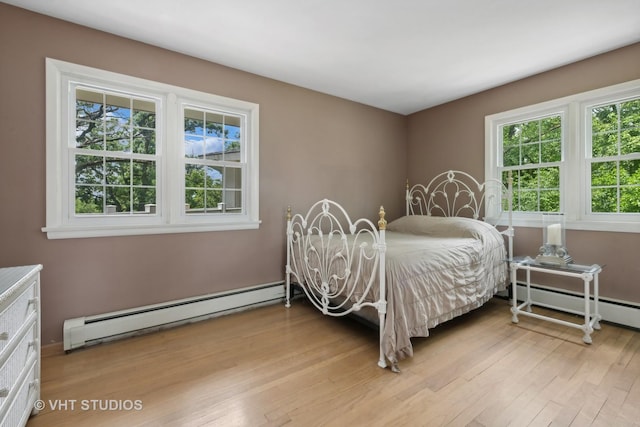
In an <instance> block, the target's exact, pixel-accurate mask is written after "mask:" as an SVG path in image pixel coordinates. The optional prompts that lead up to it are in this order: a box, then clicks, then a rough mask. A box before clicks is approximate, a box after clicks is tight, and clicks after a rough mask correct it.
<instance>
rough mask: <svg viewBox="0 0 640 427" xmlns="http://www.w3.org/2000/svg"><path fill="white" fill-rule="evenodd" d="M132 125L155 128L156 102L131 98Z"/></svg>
mask: <svg viewBox="0 0 640 427" xmlns="http://www.w3.org/2000/svg"><path fill="white" fill-rule="evenodd" d="M132 124H133V126H136V127H142V128H149V129H155V128H156V104H155V103H154V102H151V101H143V100H141V99H134V100H133V119H132Z"/></svg>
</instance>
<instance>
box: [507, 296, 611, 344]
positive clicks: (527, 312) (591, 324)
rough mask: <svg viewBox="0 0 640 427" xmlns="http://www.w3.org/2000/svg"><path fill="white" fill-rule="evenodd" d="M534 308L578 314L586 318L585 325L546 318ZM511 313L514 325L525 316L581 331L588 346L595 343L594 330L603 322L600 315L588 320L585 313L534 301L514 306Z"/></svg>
mask: <svg viewBox="0 0 640 427" xmlns="http://www.w3.org/2000/svg"><path fill="white" fill-rule="evenodd" d="M532 306H538V307H543V308H548V309H552V310H557V311H562V312H566V313H571V314H577V315H579V316H582V317H584V320H585V322H584V323H575V322H569V321H567V320H562V319H556V318H554V317H550V316H546V315H544V314H538V313H534V312H533V311H532V309H531V307H532ZM511 313H512V314H513V316H512V317H511V321H512V322H513V323H518V322H519V320H518V315H523V316H527V317H533V318H536V319H540V320H545V321H548V322H553V323H557V324H559V325H564V326H568V327H570V328H576V329H580V330H581V331H583V332H584V336H583V337H582V341H583V342H584V343H586V344H591V343H592V342H593V341H592V339H591V334H592V333H593V331H594V330H599V329H600V320H602V316H600V314H598V313H594V314H593V315H589V317H588V318H587V316H585V313H584V312H579V311H574V310H570V309H567V308H563V307H557V306H553V305H550V304H543V303H538V302H534V301H524V302H523V303H521V304H520V305H517V306H516V305H514V306H513V307H511Z"/></svg>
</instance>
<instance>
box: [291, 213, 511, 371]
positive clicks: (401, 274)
mask: <svg viewBox="0 0 640 427" xmlns="http://www.w3.org/2000/svg"><path fill="white" fill-rule="evenodd" d="M385 234H386V236H385V241H386V246H387V249H386V263H385V270H386V273H385V277H386V288H387V292H386V294H387V295H386V298H387V303H388V304H387V314H386V318H385V325H384V329H383V337H382V348H383V351H384V354H385V357H386V358H387V359H388V360H389V361H390V362H392V363H393V364H397V362H398V361H399V360H401V359H403V358H405V357H408V356H412V355H413V348H412V345H411V340H410V339H411V338H412V337H426V336H428V335H429V329H430V328H433V327H434V326H436V325H438V324H439V323H442V322H444V321H446V320H449V319H452V318H454V317H456V316H458V315H460V314H463V313H466V312H468V311H470V310H472V309H474V308H477V307H480V306H481V305H482V304H484V303H485V302H486V301H488V300H489V299H490V298H491V297H492V296H493V295H494V294H495V293H496V292H497V291H499V290H503V289H505V285H506V279H507V267H506V262H505V260H506V259H507V253H506V250H505V243H504V238H503V236H502V235H501V234H500V233H499V232H498V231H497V230H496V229H495V228H494V227H493V226H492V225H490V224H488V223H485V222H482V221H478V220H474V219H469V218H451V217H447V218H443V217H432V216H420V215H411V216H406V217H402V218H399V219H398V220H396V221H393V222H391V223H389V224H388V225H387V228H386V233H385ZM326 237H327V236H324V237H322V238H321V237H319V236H313V238H314V239H315V240H314V239H311V240H309V242H312V243H310V246H313V247H314V249H313V251H312V252H314V253H313V255H312V256H308V255H309V253H310V252H309V251H307V258H308V259H307V264H306V265H312V269H311V270H313V269H315V268H318V271H321V270H322V269H323V268H325V269H326V268H328V269H329V270H331V271H330V273H329V274H327V277H330V276H331V275H336V276H340V275H344V271H345V267H346V265H345V262H344V261H343V260H342V259H341V257H342V254H344V253H345V252H346V248H347V247H350V245H351V243H352V240H353V236H346V237H345V240H342V239H340V238H333V241H331V242H328V239H327V238H326ZM365 237H367V236H365ZM365 240H366V239H365ZM321 246H322V249H319V248H320V247H321ZM356 246H358V245H356ZM327 247H331V249H330V250H327ZM298 249H299V248H298ZM316 250H318V252H319V253H325V254H329V256H327V257H316V255H315V251H316ZM293 252H294V258H296V261H295V262H294V268H298V269H299V268H302V265H303V264H302V263H301V257H304V256H303V255H301V253H300V252H298V251H296V250H294V251H293ZM296 253H297V255H296ZM336 253H340V254H341V255H340V256H338V257H335V255H336ZM316 258H317V259H316ZM314 260H315V262H314ZM323 260H328V261H330V262H328V263H327V264H330V266H325V267H322V266H321V265H320V264H322V263H323V262H324V261H323ZM371 267H372V266H371V265H369V266H368V267H367V269H365V273H364V274H363V277H362V278H363V279H364V280H361V281H359V282H358V283H356V285H355V288H356V289H357V290H360V291H361V290H362V289H363V288H364V286H363V285H362V283H363V282H364V283H366V281H367V279H368V277H369V275H370V271H371ZM374 271H375V270H374ZM298 273H299V274H298V275H297V277H299V278H301V277H305V274H303V273H302V272H298ZM307 277H308V276H307ZM334 277H335V276H334ZM353 279H354V278H353V277H350V278H349V279H348V280H346V281H341V280H333V281H332V280H329V282H330V283H329V284H330V288H331V291H333V292H338V291H339V292H340V293H342V294H344V292H345V290H349V289H352V288H353V282H354V280H353ZM347 282H348V284H346V285H345V283H347ZM307 286H308V285H307ZM378 291H379V289H378V287H377V286H373V287H372V288H371V290H370V294H369V295H367V297H366V300H367V301H376V300H378V296H379V295H378ZM315 292H316V293H317V291H315ZM357 293H358V292H356V294H357ZM359 293H361V292H359ZM333 296H336V295H335V294H334V295H333ZM354 299H355V298H354V297H353V296H351V300H354ZM367 312H368V313H369V314H371V313H370V312H371V310H363V311H362V314H363V315H365V317H367V318H368V319H370V320H372V317H371V316H370V315H368V314H366V313H367ZM375 315H377V313H375ZM373 320H375V317H373Z"/></svg>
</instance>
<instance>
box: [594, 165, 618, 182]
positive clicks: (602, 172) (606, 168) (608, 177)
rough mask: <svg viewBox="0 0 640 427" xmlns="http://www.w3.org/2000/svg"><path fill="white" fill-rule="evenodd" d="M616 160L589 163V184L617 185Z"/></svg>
mask: <svg viewBox="0 0 640 427" xmlns="http://www.w3.org/2000/svg"><path fill="white" fill-rule="evenodd" d="M617 183H618V166H617V162H597V163H592V164H591V185H592V186H594V187H596V186H602V185H617Z"/></svg>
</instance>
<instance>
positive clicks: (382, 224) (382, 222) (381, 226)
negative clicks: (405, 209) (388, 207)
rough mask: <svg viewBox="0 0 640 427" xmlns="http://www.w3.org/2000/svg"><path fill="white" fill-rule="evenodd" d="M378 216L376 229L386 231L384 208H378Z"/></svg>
mask: <svg viewBox="0 0 640 427" xmlns="http://www.w3.org/2000/svg"><path fill="white" fill-rule="evenodd" d="M378 215H380V220H379V221H378V228H379V229H380V230H386V229H387V220H386V219H384V215H385V213H384V206H380V211H379V212H378Z"/></svg>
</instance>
